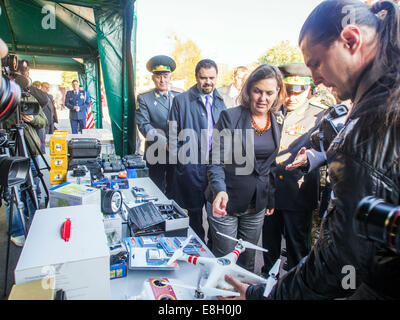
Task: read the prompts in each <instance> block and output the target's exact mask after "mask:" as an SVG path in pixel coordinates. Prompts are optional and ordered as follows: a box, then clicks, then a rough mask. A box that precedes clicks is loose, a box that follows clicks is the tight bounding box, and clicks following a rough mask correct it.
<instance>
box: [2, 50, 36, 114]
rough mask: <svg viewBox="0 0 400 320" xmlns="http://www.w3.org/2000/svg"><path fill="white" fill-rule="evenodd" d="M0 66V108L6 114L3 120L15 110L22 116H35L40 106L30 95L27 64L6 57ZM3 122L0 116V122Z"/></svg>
mask: <svg viewBox="0 0 400 320" xmlns="http://www.w3.org/2000/svg"><path fill="white" fill-rule="evenodd" d="M1 64H2V79H1V81H2V84H1V87H0V108H1V109H2V108H5V109H7V110H4V111H5V112H6V113H7V114H4V118H5V119H6V118H8V116H9V115H10V114H11V113H13V112H14V111H15V109H17V107H18V106H19V109H20V110H19V111H20V112H21V113H23V114H24V115H37V114H38V113H39V108H40V105H39V103H38V101H37V100H36V99H35V98H34V97H32V95H31V93H30V89H29V88H30V86H31V85H32V82H31V79H30V78H29V77H28V76H27V72H28V67H29V65H28V62H27V61H26V60H22V61H21V62H20V63H19V62H18V58H17V56H16V55H12V54H10V55H8V56H6V57H4V58H3V59H2V60H1ZM1 120H3V119H2V116H1V114H0V121H1Z"/></svg>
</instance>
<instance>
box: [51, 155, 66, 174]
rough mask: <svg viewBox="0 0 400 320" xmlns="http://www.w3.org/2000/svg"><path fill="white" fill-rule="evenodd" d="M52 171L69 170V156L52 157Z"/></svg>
mask: <svg viewBox="0 0 400 320" xmlns="http://www.w3.org/2000/svg"><path fill="white" fill-rule="evenodd" d="M50 168H51V170H64V171H67V169H68V156H67V155H64V156H51V157H50Z"/></svg>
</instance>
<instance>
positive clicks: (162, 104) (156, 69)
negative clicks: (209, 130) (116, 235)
mask: <svg viewBox="0 0 400 320" xmlns="http://www.w3.org/2000/svg"><path fill="white" fill-rule="evenodd" d="M146 68H147V70H148V71H149V72H151V73H153V75H152V80H153V82H154V85H155V88H154V89H152V90H150V91H147V92H145V93H142V94H139V95H138V97H137V107H136V123H137V126H138V129H139V131H140V133H141V134H142V135H143V136H144V137H145V139H146V142H145V154H144V158H145V159H146V161H147V166H148V168H149V176H150V178H151V179H152V180H153V182H154V183H155V184H156V185H157V186H158V188H160V190H161V191H162V192H165V190H166V175H167V172H168V164H167V159H168V155H167V154H166V152H165V156H164V157H159V153H158V151H159V150H157V149H155V148H150V146H151V145H152V144H154V143H155V142H156V141H158V139H160V141H159V142H161V143H162V144H165V146H164V147H163V148H165V150H167V149H166V148H167V138H166V134H167V130H168V122H167V120H168V114H169V110H170V108H171V105H172V100H173V99H174V97H175V96H176V95H178V94H179V92H177V91H172V90H169V83H170V81H171V72H173V71H174V70H175V68H176V64H175V61H174V60H173V59H172V58H170V57H168V56H164V55H158V56H155V57H152V58H151V59H150V60H149V61H148V62H147V64H146Z"/></svg>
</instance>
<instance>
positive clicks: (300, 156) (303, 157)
mask: <svg viewBox="0 0 400 320" xmlns="http://www.w3.org/2000/svg"><path fill="white" fill-rule="evenodd" d="M307 161H308V160H307V154H306V148H305V147H302V148H301V149H300V150H299V152H298V153H297V156H296V158H295V159H294V161H293V162H292V163H290V164H288V165H287V166H286V168H285V169H286V170H287V171H290V170H293V169H297V168H298V167H301V166H302V165H303V164H305V163H306V162H307Z"/></svg>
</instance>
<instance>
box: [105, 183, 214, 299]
mask: <svg viewBox="0 0 400 320" xmlns="http://www.w3.org/2000/svg"><path fill="white" fill-rule="evenodd" d="M133 186H137V187H141V188H144V189H145V191H146V192H147V193H148V194H149V195H150V196H151V197H157V198H158V200H157V201H155V203H167V202H169V201H170V200H168V198H167V197H166V196H165V195H164V194H163V193H162V192H161V190H160V189H159V188H157V186H156V185H155V184H154V183H153V181H152V180H151V179H150V178H135V179H129V187H130V188H132V187H133ZM121 191H122V192H123V194H124V196H125V197H126V200H127V201H134V196H133V194H132V193H131V191H130V189H125V190H121ZM123 226H124V227H123V234H125V235H126V234H128V228H127V225H126V223H125V224H123ZM188 234H189V235H193V237H195V238H196V239H197V240H198V241H199V242H200V243H201V245H202V246H203V248H204V249H205V252H203V253H202V256H207V257H214V255H213V254H212V253H211V251H210V250H209V249H208V248H207V246H206V245H205V244H204V243H203V242H202V241H201V240H200V238H199V237H198V236H197V235H196V234H195V233H194V231H193V230H192V229H191V228H190V227H189V231H188ZM178 264H179V268H178V269H177V270H171V271H161V270H151V271H148V270H128V274H127V277H125V278H119V279H112V280H110V281H111V283H110V289H111V299H113V300H125V299H135V297H136V298H137V297H138V296H139V295H140V294H141V293H142V291H143V289H144V286H145V285H144V284H145V282H146V281H147V280H148V279H149V278H160V277H163V278H168V279H171V280H177V281H178V282H181V283H184V284H185V285H189V286H194V287H196V286H197V280H198V277H199V274H200V271H201V269H200V268H199V267H196V266H193V265H189V264H188V263H186V262H184V261H178ZM175 290H176V291H179V289H175ZM183 290H186V291H187V289H183ZM177 295H178V294H177ZM178 298H179V297H178Z"/></svg>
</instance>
